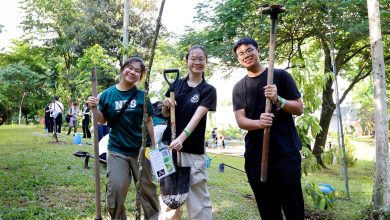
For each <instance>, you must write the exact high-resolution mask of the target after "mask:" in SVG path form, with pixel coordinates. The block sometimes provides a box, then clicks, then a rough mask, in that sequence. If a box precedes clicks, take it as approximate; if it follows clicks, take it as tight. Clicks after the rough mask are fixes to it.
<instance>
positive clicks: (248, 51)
mask: <svg viewBox="0 0 390 220" xmlns="http://www.w3.org/2000/svg"><path fill="white" fill-rule="evenodd" d="M254 52H255V49H253V48H248V49H247V50H246V51H245V52H239V53H238V54H237V56H238V58H240V59H244V58H245V55H248V56H250V55H252V54H253V53H254Z"/></svg>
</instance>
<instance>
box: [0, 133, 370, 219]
mask: <svg viewBox="0 0 390 220" xmlns="http://www.w3.org/2000/svg"><path fill="white" fill-rule="evenodd" d="M72 139H73V137H71V136H66V134H61V135H60V136H59V140H60V141H61V142H63V143H62V144H53V143H51V142H52V141H53V139H52V138H51V135H49V134H46V133H45V132H44V131H43V129H42V127H41V126H38V127H32V126H0V151H1V153H0V161H1V162H0V193H1V196H0V219H93V218H94V217H95V198H94V196H95V194H94V189H95V183H94V168H93V159H91V160H90V167H91V169H86V170H85V169H83V163H84V158H78V157H75V156H73V155H72V154H73V153H74V152H76V151H78V150H82V151H88V152H90V153H91V154H93V146H92V145H82V146H80V145H74V144H72ZM83 141H84V140H83ZM88 142H89V143H92V142H93V140H88ZM209 156H210V157H211V158H212V161H211V167H210V168H208V175H209V184H208V186H209V190H210V193H211V199H212V205H213V219H221V220H229V219H240V220H241V219H260V217H259V214H258V211H257V207H256V202H255V200H254V198H253V196H252V191H251V189H250V187H249V184H248V182H247V178H246V175H245V173H242V172H240V171H237V170H234V169H231V168H228V167H225V172H223V173H220V172H219V164H220V163H226V164H229V165H230V166H233V167H236V168H238V169H243V164H244V160H243V158H241V157H232V156H223V155H220V154H209ZM100 171H101V198H102V214H103V218H104V219H107V214H106V213H107V212H106V210H105V208H104V207H105V183H106V178H105V172H106V168H105V167H104V166H101V169H100ZM339 173H340V168H339V167H338V166H331V167H329V169H327V170H323V171H319V172H317V173H315V174H309V175H308V176H306V177H304V180H310V181H314V182H315V183H328V184H331V185H332V186H333V187H334V188H335V189H336V190H337V191H338V192H340V195H341V196H342V197H343V191H344V192H345V190H344V189H345V181H344V180H343V179H342V178H340V174H339ZM373 173H374V163H373V161H370V160H359V161H358V163H357V165H356V166H355V167H353V168H349V177H350V179H349V186H350V195H351V200H350V201H346V200H345V199H344V198H345V197H343V198H339V199H337V201H336V203H335V208H334V209H330V210H329V209H328V210H325V211H321V212H320V211H316V210H315V209H314V208H313V205H312V204H311V200H310V198H309V197H308V196H306V195H305V203H306V205H307V206H308V209H309V210H311V211H313V212H316V213H319V214H323V213H325V214H326V215H325V216H328V218H329V219H337V220H343V219H348V220H353V219H362V218H363V217H362V216H363V215H362V213H363V212H364V211H365V210H366V209H367V208H368V207H369V206H370V205H371V197H372V190H373V182H374V176H373ZM134 199H135V190H134V184H132V185H131V187H130V192H129V195H128V198H127V200H128V201H127V202H126V205H127V214H128V216H129V219H134V205H135V202H134ZM184 219H186V218H184Z"/></svg>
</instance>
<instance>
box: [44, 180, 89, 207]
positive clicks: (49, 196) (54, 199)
mask: <svg viewBox="0 0 390 220" xmlns="http://www.w3.org/2000/svg"><path fill="white" fill-rule="evenodd" d="M39 194H40V196H39V200H40V203H41V204H45V205H46V207H47V208H64V207H72V209H77V210H84V209H86V208H87V207H88V205H89V204H90V203H91V201H92V202H93V201H94V199H95V198H94V196H93V195H94V194H92V193H90V194H87V193H76V192H74V191H72V190H71V189H69V188H67V187H64V186H59V187H56V188H52V187H44V188H43V189H42V190H41V191H40V192H39ZM65 201H66V202H65ZM64 202H65V203H64Z"/></svg>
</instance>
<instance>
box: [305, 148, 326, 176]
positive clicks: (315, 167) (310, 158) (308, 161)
mask: <svg viewBox="0 0 390 220" xmlns="http://www.w3.org/2000/svg"><path fill="white" fill-rule="evenodd" d="M301 153H302V156H303V159H302V163H301V167H302V172H303V174H304V175H305V176H307V175H309V173H316V172H318V171H320V170H321V169H322V168H321V166H320V165H319V164H318V163H317V159H316V158H315V156H314V155H313V153H312V152H311V149H310V148H308V147H302V151H301Z"/></svg>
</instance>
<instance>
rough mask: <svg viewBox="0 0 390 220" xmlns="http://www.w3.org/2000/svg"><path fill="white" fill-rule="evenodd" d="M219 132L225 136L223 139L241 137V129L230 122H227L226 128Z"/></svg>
mask: <svg viewBox="0 0 390 220" xmlns="http://www.w3.org/2000/svg"><path fill="white" fill-rule="evenodd" d="M210 133H211V132H210ZM221 133H222V134H223V135H224V136H225V139H231V140H233V139H234V140H242V139H243V134H242V130H241V129H240V128H239V127H237V126H232V125H231V124H229V125H228V127H227V128H224V129H223V130H222V131H221Z"/></svg>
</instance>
